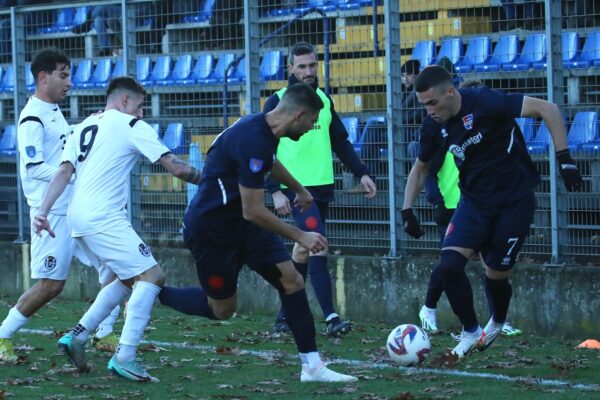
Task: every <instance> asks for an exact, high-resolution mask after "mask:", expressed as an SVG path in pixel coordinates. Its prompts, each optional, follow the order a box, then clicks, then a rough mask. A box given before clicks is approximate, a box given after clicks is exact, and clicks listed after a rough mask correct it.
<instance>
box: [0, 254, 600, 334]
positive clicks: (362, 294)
mask: <svg viewBox="0 0 600 400" xmlns="http://www.w3.org/2000/svg"><path fill="white" fill-rule="evenodd" d="M153 250H154V254H155V257H156V258H157V259H158V260H159V262H160V264H161V266H162V267H163V268H164V270H165V271H166V273H167V284H168V285H171V286H194V285H197V284H198V279H197V276H196V270H195V267H194V264H193V262H192V258H191V256H190V254H189V252H188V251H187V250H185V249H156V248H155V249H153ZM28 251H29V248H28V246H27V245H25V246H20V245H14V244H12V243H6V242H0V276H1V277H2V279H1V280H0V294H1V295H10V296H18V295H19V294H20V293H22V291H23V289H24V287H26V286H27V285H28V282H29V279H28V277H27V276H28V275H27V274H24V273H23V271H24V270H25V271H27V273H28V265H27V264H28V256H27V253H28ZM23 254H25V258H24V257H23ZM434 263H435V261H434V260H432V259H425V258H423V259H415V260H410V261H409V260H387V259H383V258H374V257H343V256H332V257H330V259H329V269H330V271H331V274H332V278H333V283H334V298H335V300H336V303H337V309H338V312H339V313H340V314H342V315H344V316H345V317H347V318H350V319H356V320H370V321H380V322H386V323H389V324H390V326H395V325H398V324H401V323H407V322H413V323H418V316H417V314H418V311H419V308H420V307H421V305H422V302H423V299H424V296H425V292H426V290H427V282H428V279H429V274H430V272H431V268H432V266H433V265H434ZM467 272H468V274H469V277H470V279H471V283H472V285H473V292H474V295H475V304H476V307H477V313H478V316H479V317H480V323H481V324H482V325H483V324H485V323H486V322H487V319H488V313H487V303H486V300H485V296H484V292H483V270H482V269H481V266H480V264H479V263H470V264H469V265H468V267H467ZM97 280H98V277H97V274H96V273H95V271H94V269H93V268H88V267H85V266H81V265H80V264H78V263H76V264H75V266H74V267H73V269H72V272H71V275H70V277H69V279H68V281H67V285H66V288H65V290H64V292H63V294H62V296H63V297H67V298H73V299H90V298H93V297H94V296H95V294H96V293H97V291H98V289H99V286H98V282H97ZM32 283H33V282H32ZM512 285H513V300H512V303H511V310H510V319H511V321H513V322H514V323H515V325H518V326H519V327H520V328H523V329H524V330H526V332H538V333H542V334H551V335H567V336H573V337H581V338H584V337H586V338H587V337H588V336H590V337H592V336H593V337H597V336H598V335H599V334H600V318H599V316H600V266H598V267H581V266H572V267H546V266H540V265H525V264H521V265H517V267H516V268H515V271H514V274H513V278H512ZM308 286H309V288H308V293H309V297H310V299H311V306H312V309H313V313H314V315H315V319H316V320H320V319H322V315H321V311H320V309H319V306H318V304H317V303H316V301H315V299H314V296H313V293H312V289H311V288H310V285H308ZM238 308H239V311H240V312H242V313H250V312H258V313H264V314H271V315H273V316H275V313H276V311H277V309H278V308H279V300H278V297H277V294H276V292H275V290H274V289H273V288H271V287H270V286H269V285H267V284H265V283H264V282H263V281H262V278H260V276H258V275H257V274H255V273H253V272H252V271H250V270H248V269H244V270H243V271H242V274H241V275H240V278H239V307H238ZM438 310H439V312H438V320H439V322H438V325H439V326H440V327H441V328H442V329H444V328H446V329H455V330H458V329H459V328H458V322H457V319H456V318H455V316H454V315H453V314H452V311H451V310H450V307H449V305H448V303H447V301H446V297H445V296H442V301H441V302H440V305H439V307H438Z"/></svg>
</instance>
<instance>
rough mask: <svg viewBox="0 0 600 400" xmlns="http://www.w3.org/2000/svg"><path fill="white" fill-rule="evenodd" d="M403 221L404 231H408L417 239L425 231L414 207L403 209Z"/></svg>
mask: <svg viewBox="0 0 600 400" xmlns="http://www.w3.org/2000/svg"><path fill="white" fill-rule="evenodd" d="M402 221H403V222H404V232H406V233H408V234H409V235H410V236H412V237H414V238H415V239H418V238H420V237H421V236H423V234H424V233H425V232H423V231H422V230H421V224H420V223H419V220H418V219H417V217H416V216H415V214H414V213H413V210H412V208H407V209H406V210H402Z"/></svg>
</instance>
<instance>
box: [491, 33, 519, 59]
mask: <svg viewBox="0 0 600 400" xmlns="http://www.w3.org/2000/svg"><path fill="white" fill-rule="evenodd" d="M519 47H520V43H519V37H518V36H517V35H503V36H500V39H498V43H496V47H495V48H494V52H493V53H492V58H490V60H489V61H488V62H487V63H488V64H495V65H502V64H504V63H512V62H515V60H516V59H517V55H518V54H519Z"/></svg>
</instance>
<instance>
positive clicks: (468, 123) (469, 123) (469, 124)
mask: <svg viewBox="0 0 600 400" xmlns="http://www.w3.org/2000/svg"><path fill="white" fill-rule="evenodd" d="M462 120H463V125H464V126H465V129H466V130H468V131H470V130H471V129H473V114H467V115H465V116H464V117H462Z"/></svg>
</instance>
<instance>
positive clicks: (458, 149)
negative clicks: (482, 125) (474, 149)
mask: <svg viewBox="0 0 600 400" xmlns="http://www.w3.org/2000/svg"><path fill="white" fill-rule="evenodd" d="M481 139H483V135H482V134H481V132H477V135H475V136H471V137H469V138H467V140H465V141H464V142H463V143H462V144H461V145H460V146H458V145H456V144H452V145H450V147H449V148H448V151H449V152H450V153H452V154H454V156H455V157H456V158H459V159H461V160H464V159H465V151H466V150H467V148H468V147H469V146H471V145H473V144H478V143H480V142H481Z"/></svg>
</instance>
